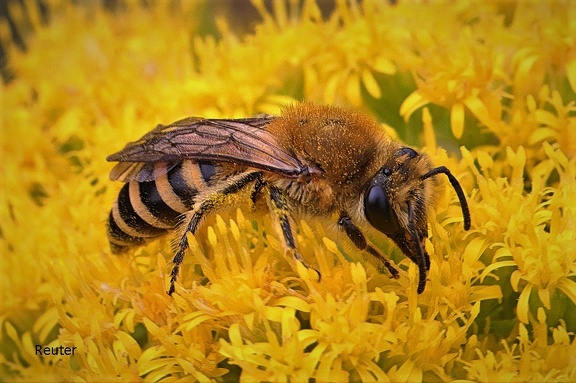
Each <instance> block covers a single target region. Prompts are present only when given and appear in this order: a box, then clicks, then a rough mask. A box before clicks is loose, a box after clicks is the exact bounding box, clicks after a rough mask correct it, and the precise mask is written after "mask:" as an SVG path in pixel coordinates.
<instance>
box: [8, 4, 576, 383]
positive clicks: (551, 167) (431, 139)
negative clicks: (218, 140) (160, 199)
mask: <svg viewBox="0 0 576 383" xmlns="http://www.w3.org/2000/svg"><path fill="white" fill-rule="evenodd" d="M182 3H183V4H181V5H179V6H178V5H176V3H174V2H170V3H164V2H160V4H158V5H153V6H147V7H143V6H140V5H132V4H131V2H117V3H116V7H115V8H114V9H111V8H105V7H103V6H88V5H83V6H77V5H71V4H62V3H60V2H46V3H45V4H47V5H46V10H42V8H41V7H37V6H34V5H30V6H27V7H22V6H21V3H20V2H15V1H9V2H8V8H7V9H8V13H9V14H10V17H11V20H12V21H14V25H16V26H19V27H20V28H22V29H21V30H20V33H21V35H22V36H24V37H26V38H25V43H26V49H25V50H22V49H21V48H19V46H18V45H17V44H15V43H14V41H15V37H14V35H13V34H12V33H13V32H14V30H13V28H12V27H10V24H9V23H8V22H7V19H0V42H1V43H2V47H4V49H5V50H6V52H7V56H6V57H7V66H6V67H4V69H3V70H2V72H1V73H2V75H3V76H4V77H3V79H4V83H3V84H2V87H1V92H0V100H1V101H2V105H1V109H0V110H1V115H0V118H1V120H0V121H1V122H0V124H1V125H0V130H1V132H0V137H1V138H0V139H1V152H0V153H2V161H1V162H0V171H1V173H2V177H0V246H1V247H0V251H1V258H0V273H1V275H2V279H1V281H0V380H2V381H7V380H22V381H38V380H58V381H61V380H66V381H95V380H98V381H100V380H117V381H135V380H140V379H145V380H147V381H176V380H186V381H188V380H198V381H202V382H209V381H244V382H251V381H308V380H310V379H314V380H315V381H318V382H336V381H383V382H386V381H390V382H392V381H393V382H416V381H429V380H434V381H451V380H460V381H483V382H493V381H498V382H504V381H511V382H525V381H538V382H540V381H554V382H559V381H574V380H576V358H575V355H576V341H575V335H574V333H575V332H576V206H575V205H574V201H573V199H574V197H576V8H574V7H573V4H571V3H570V1H565V2H564V1H556V2H552V3H546V2H544V3H542V4H536V3H534V2H529V3H524V2H521V1H520V2H510V1H504V2H490V3H484V2H476V1H461V2H432V4H428V3H427V4H415V3H405V2H399V3H398V4H388V3H387V2H380V1H379V2H376V1H362V2H357V1H353V0H350V1H344V0H342V1H340V0H338V1H335V4H334V8H333V9H331V10H330V12H327V11H326V10H325V9H321V7H319V5H318V4H317V3H316V2H315V1H313V0H305V1H304V2H302V3H303V4H300V3H301V2H300V1H291V0H276V1H273V2H272V8H273V9H269V8H267V4H268V5H269V2H264V1H262V0H253V1H252V5H253V7H254V8H255V9H256V10H257V12H258V13H259V15H260V21H259V22H257V23H256V24H254V33H250V34H246V35H242V36H239V35H237V34H236V33H234V32H233V31H232V29H231V28H230V27H229V25H228V23H227V21H226V19H224V18H218V17H217V18H216V19H215V20H214V25H215V26H216V30H213V31H211V32H212V33H211V34H208V35H206V34H204V35H203V36H202V33H200V32H199V31H201V28H202V25H201V22H202V21H203V20H206V19H207V18H208V17H212V16H211V15H210V14H209V13H207V12H206V11H205V8H203V7H204V6H206V4H203V3H201V2H186V1H184V2H182ZM207 3H209V2H207ZM43 12H47V15H48V16H49V21H48V22H45V21H44V20H45V13H43ZM301 99H306V100H310V101H313V102H317V103H323V104H335V105H341V106H348V107H352V108H355V109H358V110H362V111H364V112H366V113H369V114H372V115H374V116H375V117H376V118H378V119H379V120H380V121H382V122H383V126H382V129H385V130H386V131H387V132H388V133H389V134H390V135H392V136H393V137H395V138H399V139H402V140H405V141H407V143H408V144H411V145H415V146H418V147H422V148H423V149H422V150H423V151H424V152H426V153H428V154H429V155H430V157H431V158H432V159H433V162H434V163H435V164H438V165H445V166H447V167H448V168H450V169H451V171H452V172H453V173H454V174H455V175H456V177H457V178H458V179H459V180H460V182H461V184H462V186H463V188H464V190H465V193H466V195H467V197H468V201H469V204H470V210H471V214H472V229H471V230H470V231H469V232H465V231H464V230H463V227H462V223H461V221H462V217H461V211H460V207H459V205H458V201H457V199H456V197H455V196H454V192H453V190H452V189H451V188H450V187H445V188H444V189H445V190H442V191H441V193H440V195H438V196H437V203H436V206H434V207H433V208H432V211H431V212H430V215H429V231H430V238H429V240H428V241H427V242H426V248H427V251H428V253H429V254H430V257H431V268H430V272H429V278H428V279H429V280H428V284H427V288H426V290H425V292H424V293H423V294H422V295H417V294H416V285H417V283H418V275H417V274H418V270H417V268H416V267H415V265H413V264H412V263H411V262H410V261H409V260H408V259H406V258H405V257H404V256H403V255H402V253H401V252H400V250H398V249H397V248H396V247H395V246H394V245H393V244H391V242H390V241H389V240H387V239H386V238H384V237H383V236H374V237H371V238H370V239H371V240H372V241H373V242H374V243H375V244H376V246H377V247H378V248H379V249H380V251H382V253H384V254H386V255H387V256H389V258H391V259H392V261H393V263H395V264H396V265H397V266H398V268H399V270H400V274H401V276H400V279H397V280H395V279H391V278H389V276H388V275H387V274H385V273H383V272H382V270H380V265H379V264H378V262H377V261H376V260H374V259H371V258H370V257H369V256H367V255H365V254H362V253H361V252H359V251H357V250H355V249H354V248H352V247H349V244H348V242H347V241H346V240H345V238H342V237H341V236H338V233H336V231H335V230H333V227H332V226H334V225H333V222H330V221H329V220H322V219H313V220H301V221H298V225H297V226H298V232H297V233H296V241H297V243H298V247H299V249H301V253H302V255H303V257H304V258H305V259H306V260H307V262H308V263H309V264H311V265H313V266H314V268H316V269H317V270H318V271H320V273H321V275H322V278H321V280H318V278H317V275H316V274H315V273H314V271H313V270H308V269H305V268H304V267H302V266H301V265H296V266H295V265H294V264H293V263H291V261H289V260H287V259H286V258H285V257H284V250H283V246H282V244H281V241H280V240H279V239H278V238H277V237H276V236H275V235H274V233H273V225H272V223H271V222H270V221H271V220H270V218H269V217H263V216H261V215H257V214H255V213H254V212H251V211H249V210H245V209H237V207H233V208H231V209H229V211H226V212H223V213H222V214H221V215H217V216H215V217H211V218H210V219H208V220H207V222H206V225H204V226H203V227H202V228H201V230H200V231H199V232H198V234H197V235H196V236H189V241H190V251H189V253H188V254H189V255H188V256H187V257H186V259H185V262H184V265H183V268H182V270H181V274H180V275H181V278H180V281H179V284H178V288H177V293H176V294H174V296H173V297H169V296H168V295H167V294H166V293H165V291H166V288H167V280H168V278H169V271H170V268H171V264H170V260H171V256H172V251H171V246H170V238H163V239H160V240H158V241H154V242H151V243H150V244H148V245H146V246H144V247H141V248H135V249H133V250H131V251H130V252H129V254H128V255H126V256H115V255H112V254H111V253H110V250H109V248H108V243H107V239H106V235H105V221H106V216H107V213H108V211H109V210H108V209H109V208H110V206H111V204H112V202H113V201H114V198H115V196H116V193H117V192H118V190H119V188H120V186H121V185H120V184H119V183H112V182H110V181H109V180H108V172H109V171H110V168H111V165H110V164H109V163H106V162H105V158H106V156H107V155H108V154H110V153H112V152H114V151H116V150H118V149H120V148H121V147H122V146H123V144H124V143H126V142H128V141H133V140H135V139H136V138H138V137H140V136H141V135H142V134H143V133H145V132H146V131H148V130H150V129H151V128H152V127H154V126H155V125H156V124H158V123H169V122H171V121H175V120H177V119H179V118H182V117H187V116H206V117H226V118H233V117H244V116H249V115H254V114H258V113H274V114H277V113H278V112H279V111H280V110H281V108H282V107H283V106H285V105H288V104H290V103H294V102H296V100H301ZM457 147H461V149H460V151H458V150H457V149H456V148H457ZM447 150H448V151H447ZM571 201H572V202H571ZM46 347H47V348H49V349H48V350H49V351H43V350H45V348H46ZM68 351H69V352H68Z"/></svg>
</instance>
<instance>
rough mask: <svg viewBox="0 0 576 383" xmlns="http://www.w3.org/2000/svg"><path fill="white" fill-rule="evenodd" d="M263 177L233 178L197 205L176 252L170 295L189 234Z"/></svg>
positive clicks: (251, 173)
mask: <svg viewBox="0 0 576 383" xmlns="http://www.w3.org/2000/svg"><path fill="white" fill-rule="evenodd" d="M261 176H262V173H260V172H246V173H242V174H239V175H237V176H236V177H233V178H231V179H230V181H229V182H226V183H225V184H224V186H223V187H222V188H220V189H217V190H213V191H212V192H211V193H210V194H209V195H208V196H206V197H205V198H202V199H201V200H200V201H198V202H197V203H196V205H195V206H194V210H193V212H192V216H191V218H190V220H189V221H188V224H187V225H186V228H185V230H184V231H183V232H182V236H181V237H180V240H179V241H178V245H177V248H178V250H177V251H176V254H175V255H174V259H173V261H172V262H173V263H174V266H173V267H172V272H171V273H170V288H169V290H168V295H172V294H173V293H174V291H175V289H176V288H175V286H174V285H175V283H176V279H177V278H178V272H179V271H180V265H181V264H182V261H183V259H184V254H185V253H186V250H187V249H188V238H187V234H188V232H190V233H192V234H194V233H195V232H196V230H197V229H198V225H199V224H200V222H201V221H202V218H204V216H205V215H206V214H207V213H210V212H211V211H212V210H214V209H215V208H218V207H220V206H222V205H223V204H225V203H226V202H228V201H229V199H228V198H227V197H230V196H231V195H233V194H235V193H238V192H239V191H241V190H242V189H243V188H244V187H246V186H247V185H249V184H250V183H252V182H254V181H257V180H259V179H260V178H261Z"/></svg>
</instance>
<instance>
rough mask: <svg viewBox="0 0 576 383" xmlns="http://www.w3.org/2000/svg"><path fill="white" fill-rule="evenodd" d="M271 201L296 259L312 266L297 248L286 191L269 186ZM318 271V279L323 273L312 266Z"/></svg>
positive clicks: (272, 208)
mask: <svg viewBox="0 0 576 383" xmlns="http://www.w3.org/2000/svg"><path fill="white" fill-rule="evenodd" d="M268 189H269V192H270V201H271V203H269V207H270V209H271V210H272V211H273V212H274V213H275V214H276V216H277V217H278V220H279V221H280V228H281V229H282V235H283V236H284V242H285V243H286V246H287V247H288V249H289V250H290V251H291V252H292V255H293V257H294V260H296V261H298V262H300V263H302V264H303V265H304V266H305V267H306V268H311V267H310V266H308V264H307V263H306V262H305V261H304V258H302V256H301V255H300V253H298V251H297V250H296V242H295V241H294V235H293V234H292V228H291V227H290V219H289V211H288V201H287V199H286V194H285V192H284V191H283V190H282V189H280V188H278V187H276V186H269V187H268ZM311 269H313V270H314V271H316V273H318V279H320V278H321V274H320V272H319V271H318V270H316V269H314V268H311Z"/></svg>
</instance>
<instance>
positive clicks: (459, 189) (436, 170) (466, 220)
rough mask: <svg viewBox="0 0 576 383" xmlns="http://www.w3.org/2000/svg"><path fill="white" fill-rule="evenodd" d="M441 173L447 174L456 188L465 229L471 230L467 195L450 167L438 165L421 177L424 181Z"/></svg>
mask: <svg viewBox="0 0 576 383" xmlns="http://www.w3.org/2000/svg"><path fill="white" fill-rule="evenodd" d="M440 173H444V174H446V176H447V177H448V180H449V181H450V183H451V184H452V187H453V188H454V191H456V195H457V196H458V200H459V201H460V207H461V208H462V215H463V216H464V230H470V225H471V222H470V209H469V208H468V202H467V201H466V196H465V195H464V191H463V190H462V186H460V183H459V182H458V180H457V179H456V177H454V175H452V173H450V170H448V168H446V167H445V166H438V167H437V168H434V169H432V170H430V171H429V172H428V173H426V174H424V175H423V176H422V177H420V179H421V180H422V181H423V180H425V179H426V178H430V177H433V176H435V175H437V174H440Z"/></svg>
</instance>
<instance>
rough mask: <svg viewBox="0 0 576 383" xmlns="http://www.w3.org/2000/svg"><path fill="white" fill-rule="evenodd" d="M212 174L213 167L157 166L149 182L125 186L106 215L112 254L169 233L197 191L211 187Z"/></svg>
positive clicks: (186, 162)
mask: <svg viewBox="0 0 576 383" xmlns="http://www.w3.org/2000/svg"><path fill="white" fill-rule="evenodd" d="M215 172H216V167H215V166H214V165H213V164H211V163H207V162H192V161H189V160H184V161H182V162H180V163H177V164H175V165H174V164H168V163H158V164H155V166H154V180H153V181H147V182H138V181H130V182H127V183H125V184H124V186H123V187H122V189H121V190H120V193H119V194H118V197H117V198H116V201H115V202H114V205H113V206H112V210H111V211H110V214H109V215H108V240H109V241H110V248H111V249H112V252H114V253H118V252H122V251H123V250H125V249H126V248H127V247H129V246H135V245H141V244H143V243H144V242H145V241H146V240H147V239H151V238H154V237H158V236H161V235H163V234H165V233H166V232H167V231H168V230H172V229H173V228H174V227H175V226H176V224H177V223H178V218H179V216H180V215H181V214H182V213H185V212H187V211H189V210H190V209H192V206H193V205H194V197H195V196H196V194H197V193H198V191H199V190H203V189H204V188H206V187H207V186H210V185H211V178H212V177H213V176H214V174H215Z"/></svg>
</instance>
